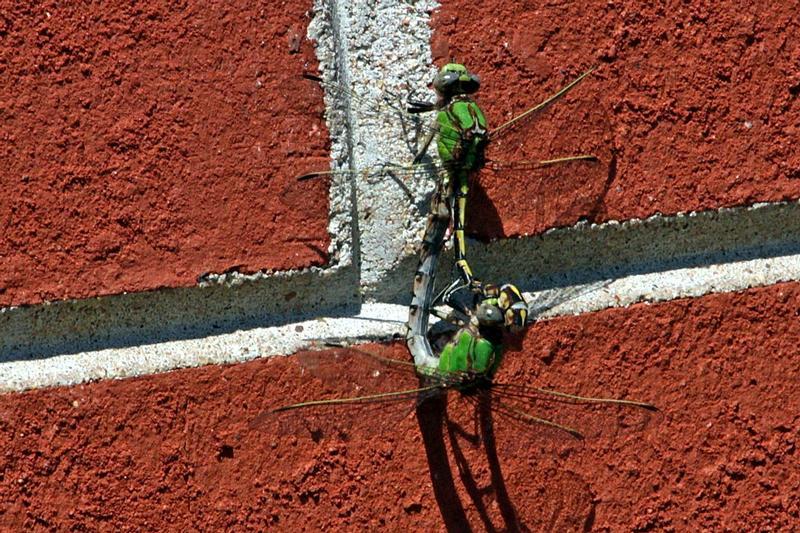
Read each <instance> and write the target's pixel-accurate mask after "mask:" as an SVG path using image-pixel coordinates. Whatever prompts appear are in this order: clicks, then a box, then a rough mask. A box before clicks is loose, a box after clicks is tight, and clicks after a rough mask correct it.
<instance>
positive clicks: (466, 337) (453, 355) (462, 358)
mask: <svg viewBox="0 0 800 533" xmlns="http://www.w3.org/2000/svg"><path fill="white" fill-rule="evenodd" d="M502 352H503V350H502V346H500V344H493V343H491V342H489V341H488V340H487V339H485V338H483V337H482V336H480V335H478V334H476V333H474V332H473V331H471V330H470V329H469V328H463V329H461V330H460V331H459V332H458V333H457V334H456V335H455V336H454V337H453V340H451V341H450V342H448V343H447V344H446V345H445V347H444V349H443V350H442V353H441V355H440V356H439V369H438V370H439V373H440V374H442V375H447V374H450V373H453V372H456V373H470V374H483V375H487V376H490V377H491V376H492V375H494V373H495V371H496V370H497V367H498V366H500V359H501V357H502Z"/></svg>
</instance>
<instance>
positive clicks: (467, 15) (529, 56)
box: [432, 0, 800, 238]
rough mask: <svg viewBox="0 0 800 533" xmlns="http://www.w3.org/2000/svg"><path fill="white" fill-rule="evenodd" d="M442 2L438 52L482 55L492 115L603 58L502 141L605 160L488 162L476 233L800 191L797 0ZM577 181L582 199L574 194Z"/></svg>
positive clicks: (516, 152) (527, 151)
mask: <svg viewBox="0 0 800 533" xmlns="http://www.w3.org/2000/svg"><path fill="white" fill-rule="evenodd" d="M442 4H443V5H442V7H441V9H440V10H438V11H437V12H436V13H435V14H434V18H433V23H432V24H433V28H434V39H433V44H432V46H433V53H434V59H435V61H436V62H437V63H439V64H441V63H444V62H445V61H446V60H448V59H449V58H455V59H457V60H459V61H464V62H467V63H468V65H469V66H470V67H471V68H472V69H474V70H475V71H477V72H478V73H479V74H480V75H481V78H482V87H481V90H480V93H479V95H480V102H481V104H482V106H483V107H484V108H485V109H486V111H487V114H488V118H489V120H490V127H491V126H495V127H496V126H497V125H499V124H501V123H502V122H503V121H505V120H507V119H508V118H510V117H511V116H513V115H514V114H515V113H518V112H519V111H521V110H523V109H525V108H528V107H530V106H532V105H533V104H535V103H537V102H538V101H541V100H543V99H544V98H545V97H546V96H548V95H550V94H552V93H553V92H555V91H556V90H557V89H558V88H559V87H561V86H563V85H564V84H566V83H567V82H568V81H569V80H571V79H572V78H574V77H575V76H577V74H579V73H581V72H582V71H584V70H586V69H587V68H589V67H590V66H595V65H596V66H599V69H598V71H597V72H596V73H594V74H593V75H592V76H591V77H590V78H587V79H586V80H585V81H584V82H583V85H582V86H580V87H578V88H576V89H575V90H574V92H573V93H572V94H571V95H569V96H568V97H566V98H565V99H564V100H562V101H560V102H559V103H557V104H556V105H555V106H554V107H553V108H551V109H550V110H548V111H546V112H545V113H543V114H541V115H540V116H539V117H538V118H536V119H534V120H532V121H530V122H529V123H528V124H527V125H526V126H525V127H524V128H520V129H519V130H518V132H517V135H518V136H519V135H520V134H521V138H516V139H514V140H513V142H512V140H511V139H503V146H502V147H496V149H495V154H494V156H495V158H496V159H499V160H512V161H518V160H520V159H526V158H527V157H528V156H529V155H531V157H530V158H531V159H541V158H548V157H550V156H560V155H565V154H570V153H576V152H582V151H583V152H590V153H591V152H593V153H596V154H597V155H599V156H600V157H601V163H600V164H598V165H595V166H590V165H587V164H585V163H583V164H573V165H568V166H564V167H562V168H561V169H551V170H549V171H548V172H546V173H545V172H542V171H537V172H532V173H531V172H528V173H520V174H509V173H499V174H492V173H490V172H484V174H483V175H482V176H481V179H480V180H479V181H480V186H479V187H477V188H476V195H477V196H476V197H475V198H474V200H475V202H474V203H473V206H474V209H473V211H472V212H473V214H474V217H472V218H471V220H472V221H473V227H472V232H473V233H474V234H476V235H478V236H480V237H483V238H496V237H501V236H510V235H519V234H525V233H538V232H541V231H542V230H543V229H546V228H547V227H549V226H551V225H565V224H572V223H574V222H575V221H576V220H578V219H579V218H587V219H590V220H594V221H603V220H608V219H616V220H619V219H629V218H633V217H647V216H650V215H653V214H656V213H664V214H673V213H676V212H680V211H692V210H703V209H715V208H718V207H722V206H733V205H745V204H750V203H753V202H758V201H776V200H786V199H797V198H799V197H800V145H798V143H797V142H796V139H797V135H798V129H797V128H798V126H797V125H798V124H800V69H798V65H800V40H798V38H797V35H798V32H800V15H798V13H800V11H798V5H797V3H796V2H784V3H776V4H774V5H770V8H769V9H764V6H763V5H762V4H760V3H758V2H745V3H742V2H728V1H722V2H680V1H670V2H650V3H648V2H644V3H643V2H632V1H626V0H623V1H606V0H601V1H589V2H532V1H516V2H471V1H466V0H464V1H461V0H454V1H448V2H443V3H442ZM508 137H512V135H508ZM520 143H521V144H522V145H524V147H525V148H524V150H523V151H520V149H519V148H520V146H519V145H520ZM523 156H524V157H523ZM576 195H577V196H581V197H582V199H581V201H576V200H570V198H569V197H570V196H576ZM540 197H541V198H544V199H545V200H546V201H545V202H544V203H545V204H546V205H547V207H539V204H537V198H540ZM554 200H557V201H555V202H554Z"/></svg>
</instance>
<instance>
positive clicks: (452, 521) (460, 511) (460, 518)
mask: <svg viewBox="0 0 800 533" xmlns="http://www.w3.org/2000/svg"><path fill="white" fill-rule="evenodd" d="M446 411H447V398H446V396H438V397H434V398H430V399H428V400H426V401H423V402H420V403H419V404H418V405H417V421H418V423H419V429H420V432H421V433H422V441H423V443H424V445H425V455H426V457H427V459H428V469H429V471H430V476H431V484H432V485H433V494H434V496H435V498H436V503H437V504H438V505H439V511H440V512H441V514H442V519H443V520H444V524H445V527H446V528H447V531H471V530H472V528H471V527H470V525H469V520H468V519H467V513H466V511H465V510H464V505H463V504H462V503H461V499H460V498H459V496H458V492H457V491H456V484H455V480H454V479H453V472H452V470H451V469H450V459H449V457H448V455H447V447H446V446H445V441H444V419H445V413H446Z"/></svg>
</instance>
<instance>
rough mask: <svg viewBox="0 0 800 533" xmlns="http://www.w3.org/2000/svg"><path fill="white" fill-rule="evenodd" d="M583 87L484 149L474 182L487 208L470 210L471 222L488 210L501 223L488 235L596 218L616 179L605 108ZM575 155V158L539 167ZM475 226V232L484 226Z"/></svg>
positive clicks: (537, 230) (599, 97) (529, 232)
mask: <svg viewBox="0 0 800 533" xmlns="http://www.w3.org/2000/svg"><path fill="white" fill-rule="evenodd" d="M588 88H590V86H589V85H583V86H582V87H581V90H580V91H579V92H578V91H576V92H573V93H570V94H569V95H568V96H566V97H565V98H563V99H562V100H561V101H560V102H559V105H558V106H556V107H553V108H552V112H550V113H547V114H546V115H540V116H539V120H537V121H536V122H534V123H531V124H530V125H529V126H526V127H517V128H514V129H513V130H512V131H509V132H508V135H504V136H502V137H501V138H499V139H493V140H492V142H491V143H490V144H489V146H488V148H487V154H486V157H487V161H488V164H487V167H486V168H485V169H484V170H483V171H482V172H481V175H480V177H479V186H480V187H481V188H483V189H484V191H485V196H486V200H485V202H486V205H481V203H483V202H480V201H479V202H476V204H475V206H474V208H472V206H471V207H470V209H471V212H472V213H475V214H476V215H478V217H480V214H481V213H484V212H487V213H495V215H493V216H495V217H496V218H497V220H499V221H501V222H500V224H499V225H500V228H501V231H500V234H499V235H489V236H487V237H501V236H510V235H535V234H539V233H542V232H544V231H546V230H548V229H550V228H554V227H563V226H571V225H573V224H575V223H576V222H578V221H579V220H594V219H596V218H598V217H599V216H600V215H602V213H603V211H604V208H605V204H604V201H605V198H606V194H607V192H608V190H609V188H610V187H611V183H612V182H613V181H614V178H615V176H616V158H615V154H616V147H615V138H614V133H613V128H612V122H611V119H610V117H611V113H610V111H609V109H608V105H607V103H606V102H605V101H604V100H603V96H602V94H599V93H596V92H595V93H593V92H591V91H589V90H587V89H588ZM575 156H582V157H580V158H579V159H577V160H572V161H568V162H563V163H560V164H559V163H553V164H547V165H543V164H542V163H544V162H552V161H553V160H558V159H564V158H569V157H575ZM470 219H472V217H470ZM476 222H477V224H476V225H475V226H474V227H475V229H476V230H480V229H481V227H485V226H486V225H485V224H482V223H481V221H480V220H477V221H476ZM478 233H480V231H478Z"/></svg>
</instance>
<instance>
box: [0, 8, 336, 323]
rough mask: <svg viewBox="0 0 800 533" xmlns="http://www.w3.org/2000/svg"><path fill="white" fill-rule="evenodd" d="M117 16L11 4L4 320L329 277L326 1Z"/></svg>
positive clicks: (0, 299)
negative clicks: (187, 291) (315, 39)
mask: <svg viewBox="0 0 800 533" xmlns="http://www.w3.org/2000/svg"><path fill="white" fill-rule="evenodd" d="M112 4H113V5H112ZM112 4H109V3H108V2H106V3H95V4H93V5H80V6H79V5H78V4H75V5H72V4H70V3H63V2H59V3H56V2H44V3H39V2H25V3H20V2H11V1H0V169H2V170H0V184H1V185H2V189H3V198H2V199H0V228H2V229H1V230H0V258H2V260H1V261H0V307H1V306H8V305H17V304H25V303H37V302H40V301H42V300H54V299H62V298H68V297H78V298H81V297H87V296H96V295H100V294H108V293H118V292H122V291H138V290H144V289H152V288H155V287H160V286H187V285H192V284H193V283H195V282H196V280H197V278H198V276H200V275H202V274H204V273H206V272H222V271H226V270H229V269H233V268H236V269H238V270H240V271H256V270H259V269H264V268H268V269H288V268H301V267H307V266H310V265H320V264H324V263H325V262H326V261H327V252H326V250H327V247H328V239H329V238H328V235H327V231H326V227H327V218H328V215H327V213H328V198H327V191H326V190H325V184H324V183H321V182H314V181H310V182H306V183H297V182H296V181H295V180H294V179H293V177H294V176H296V175H298V173H301V172H303V171H307V170H309V169H308V168H302V165H308V164H310V163H312V162H313V163H314V164H316V165H321V166H322V167H323V168H325V167H327V166H328V159H327V157H328V156H327V143H328V139H327V131H326V129H325V127H324V122H323V119H322V111H323V101H322V93H321V91H319V89H318V88H316V87H314V86H313V84H309V83H308V82H306V81H304V80H302V79H301V78H300V76H299V74H300V73H301V72H302V71H303V70H304V69H313V68H314V67H315V65H316V63H315V60H314V53H313V48H312V45H311V43H310V42H308V41H307V40H306V39H305V34H306V27H307V25H308V22H309V16H308V14H307V13H306V10H308V9H309V8H310V7H311V2H310V1H308V2H289V3H282V2H221V1H214V2H204V3H202V4H191V3H188V2H176V3H171V4H168V3H133V4H131V3H129V2H114V3H112ZM300 162H302V164H301V163H300Z"/></svg>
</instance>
